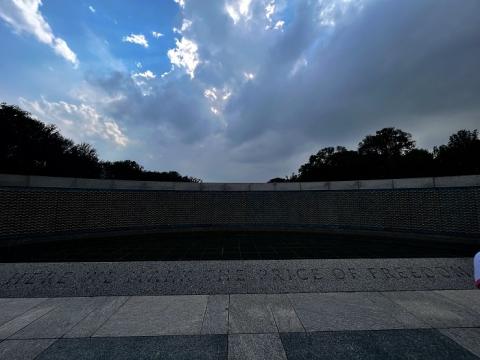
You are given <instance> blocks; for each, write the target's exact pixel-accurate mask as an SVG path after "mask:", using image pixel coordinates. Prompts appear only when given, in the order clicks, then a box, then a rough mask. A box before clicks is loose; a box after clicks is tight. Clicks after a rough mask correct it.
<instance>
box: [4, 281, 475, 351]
mask: <svg viewBox="0 0 480 360" xmlns="http://www.w3.org/2000/svg"><path fill="white" fill-rule="evenodd" d="M479 358H480V291H478V290H437V291H387V292H324V293H288V294H232V295H182V296H171V295H169V296H96V297H62V298H60V297H52V298H2V299H0V359H2V360H3V359H22V360H28V359H69V360H72V359H289V360H296V359H435V360H438V359H479Z"/></svg>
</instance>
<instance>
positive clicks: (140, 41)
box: [122, 34, 148, 48]
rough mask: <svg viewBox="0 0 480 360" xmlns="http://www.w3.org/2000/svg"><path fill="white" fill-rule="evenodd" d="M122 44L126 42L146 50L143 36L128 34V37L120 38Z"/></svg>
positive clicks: (146, 43) (146, 42)
mask: <svg viewBox="0 0 480 360" xmlns="http://www.w3.org/2000/svg"><path fill="white" fill-rule="evenodd" d="M122 41H123V42H128V43H132V44H137V45H140V46H143V47H144V48H148V41H147V39H146V38H145V35H143V34H130V35H128V36H124V37H123V38H122Z"/></svg>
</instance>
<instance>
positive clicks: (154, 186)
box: [0, 174, 480, 191]
mask: <svg viewBox="0 0 480 360" xmlns="http://www.w3.org/2000/svg"><path fill="white" fill-rule="evenodd" d="M472 186H480V175H464V176H445V177H424V178H405V179H379V180H353V181H324V182H294V183H188V182H159V181H134V180H103V179H83V178H67V177H49V176H30V175H11V174H0V187H32V188H64V189H108V190H156V191H158V190H170V191H171V190H176V191H321V190H324V191H325V190H371V189H412V188H413V189H421V188H444V187H472Z"/></svg>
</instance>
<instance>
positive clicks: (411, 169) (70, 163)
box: [0, 103, 480, 182]
mask: <svg viewBox="0 0 480 360" xmlns="http://www.w3.org/2000/svg"><path fill="white" fill-rule="evenodd" d="M0 173H10V174H28V175H45V176H66V177H82V178H101V179H122V180H147V181H177V182H201V180H200V179H197V178H194V177H190V176H182V175H180V174H179V173H178V172H176V171H168V172H158V171H147V170H145V169H144V168H143V167H142V166H141V165H140V164H138V163H137V162H135V161H132V160H123V161H113V162H111V161H102V160H100V159H99V157H98V154H97V151H96V150H95V148H94V147H92V146H91V145H90V144H87V143H80V144H75V143H74V142H73V141H72V140H70V139H67V138H65V137H64V136H62V135H61V134H60V132H59V130H58V129H57V128H56V126H55V125H47V124H44V123H43V122H41V121H39V120H37V119H34V118H33V117H32V116H31V114H30V113H28V112H26V111H24V110H22V109H21V108H19V107H18V106H16V105H8V104H6V103H0ZM470 174H480V139H479V135H478V131H477V130H472V131H470V130H460V131H458V132H457V133H455V134H453V135H451V136H450V138H449V140H448V143H447V144H446V145H440V146H435V147H434V148H433V151H428V150H426V149H418V148H416V145H415V141H414V140H413V139H412V135H411V134H409V133H407V132H404V131H402V130H400V129H396V128H394V127H388V128H384V129H381V130H379V131H377V132H376V133H375V134H374V135H367V136H365V138H364V139H363V140H362V141H361V142H360V143H359V144H358V148H357V149H356V150H349V149H347V148H346V147H343V146H337V147H325V148H323V149H321V150H320V151H318V152H317V153H316V154H313V155H311V156H310V158H309V160H308V162H307V163H305V164H303V165H301V166H300V168H299V170H298V173H293V174H292V175H291V176H286V177H284V178H274V179H271V180H270V181H269V182H293V181H306V182H308V181H336V180H353V179H361V180H367V179H382V178H383V179H385V178H404V177H426V176H449V175H470Z"/></svg>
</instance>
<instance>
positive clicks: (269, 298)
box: [265, 294, 305, 332]
mask: <svg viewBox="0 0 480 360" xmlns="http://www.w3.org/2000/svg"><path fill="white" fill-rule="evenodd" d="M265 301H266V303H267V304H268V307H269V308H270V311H271V312H272V314H273V318H274V320H275V324H276V325H277V328H278V331H280V332H296V331H305V329H304V327H303V326H302V323H301V322H300V319H299V318H298V316H297V314H296V312H295V309H294V308H293V306H292V304H291V302H290V299H289V298H288V296H287V294H271V295H266V296H265Z"/></svg>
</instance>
